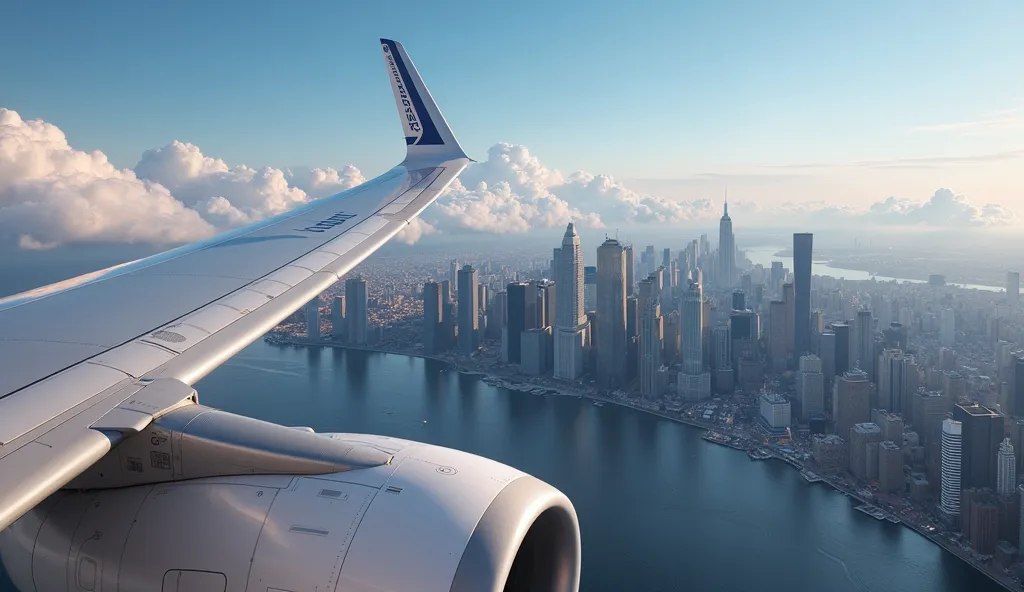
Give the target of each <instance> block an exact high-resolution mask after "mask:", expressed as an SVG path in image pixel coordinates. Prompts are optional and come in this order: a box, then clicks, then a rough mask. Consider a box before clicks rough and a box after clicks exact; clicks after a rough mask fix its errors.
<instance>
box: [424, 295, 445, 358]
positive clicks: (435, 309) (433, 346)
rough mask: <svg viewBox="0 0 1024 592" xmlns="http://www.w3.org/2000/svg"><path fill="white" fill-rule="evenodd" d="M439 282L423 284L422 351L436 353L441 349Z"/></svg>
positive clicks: (441, 296) (441, 309)
mask: <svg viewBox="0 0 1024 592" xmlns="http://www.w3.org/2000/svg"><path fill="white" fill-rule="evenodd" d="M443 307H444V299H443V295H442V294H441V284H439V283H437V282H427V283H426V284H423V351H424V352H426V353H427V354H431V355H433V354H437V353H439V352H441V351H443V346H442V344H441V315H442V314H443V310H444V308H443Z"/></svg>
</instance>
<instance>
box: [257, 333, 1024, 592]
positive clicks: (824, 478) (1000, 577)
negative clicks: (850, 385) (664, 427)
mask: <svg viewBox="0 0 1024 592" xmlns="http://www.w3.org/2000/svg"><path fill="white" fill-rule="evenodd" d="M264 341H265V342H266V343H269V344H271V345H278V346H282V347H283V346H293V347H311V346H320V347H329V348H334V349H352V350H357V351H367V352H373V353H381V354H394V355H401V356H411V357H416V358H421V359H425V360H434V361H437V362H442V363H444V364H446V365H447V366H448V368H449V369H450V370H455V371H457V372H460V373H463V374H468V375H473V376H476V377H478V378H479V379H480V380H481V382H485V384H487V385H488V386H493V387H496V388H502V389H505V390H507V391H515V392H518V393H521V394H532V395H534V396H536V393H534V392H531V391H532V390H533V389H537V388H544V389H546V390H548V391H554V392H555V394H554V395H552V396H556V397H573V398H577V399H588V400H590V401H592V402H598V401H599V402H602V403H612V404H614V405H617V406H619V407H623V408H626V409H632V410H634V411H639V412H642V413H647V414H650V415H653V416H656V417H658V418H661V419H666V420H669V421H673V422H675V423H679V424H682V425H685V426H688V427H691V428H698V429H701V430H705V431H715V432H719V433H722V434H726V435H729V436H731V437H734V438H743V439H744V440H747V438H745V437H744V436H740V435H738V434H735V433H732V430H730V429H728V428H727V427H725V426H720V425H716V424H711V423H706V422H703V421H700V420H698V419H691V418H688V417H680V416H678V415H669V412H666V411H661V410H660V409H648V408H646V407H643V406H641V405H634V404H632V403H630V402H628V401H622V400H619V399H615V398H611V397H605V396H602V395H599V394H596V393H593V392H572V393H569V392H564V391H562V390H560V389H558V388H557V387H549V386H542V385H538V384H532V383H529V382H517V380H516V378H514V377H511V378H510V377H507V376H501V375H495V374H491V373H488V372H485V371H482V370H476V369H470V368H462V367H460V366H459V365H458V364H457V363H456V362H454V361H452V360H448V359H445V358H442V357H439V356H431V355H428V354H422V353H414V352H404V351H401V350H397V349H385V348H379V347H372V346H359V345H349V344H344V343H337V342H331V341H326V340H324V341H322V342H314V341H307V340H303V339H295V338H286V339H282V340H276V339H275V340H274V341H268V340H266V338H264ZM486 379H491V381H494V382H497V384H494V383H492V382H491V381H488V380H486ZM516 387H522V388H516ZM528 389H529V390H528ZM541 396H547V394H544V395H541ZM705 440H706V439H705ZM709 442H710V443H712V444H716V443H717V442H713V441H709ZM717 444H719V445H720V446H725V447H726V448H731V449H733V450H736V451H738V452H744V453H746V452H748V449H744V448H739V447H736V446H733V445H729V444H724V443H717ZM753 448H763V447H761V446H754V447H753ZM769 452H770V453H771V456H769V457H767V458H766V459H764V460H778V461H781V462H784V463H786V464H788V465H789V466H791V467H792V468H794V469H796V470H798V471H801V472H802V471H803V470H804V467H803V465H802V464H801V463H800V462H799V461H797V460H795V459H791V458H788V457H786V456H784V455H781V454H779V453H778V452H776V451H774V450H770V449H769ZM751 460H753V459H751ZM817 476H818V478H819V481H816V482H815V483H817V482H820V483H824V484H826V485H828V486H829V487H831V488H832V489H833V490H834V491H836V492H837V493H840V494H842V495H844V496H846V497H848V498H851V499H853V500H856V501H858V502H860V503H861V504H870V505H874V500H871V499H868V498H866V497H865V496H863V495H861V494H860V493H858V492H857V491H856V490H855V489H849V488H847V487H846V486H845V485H842V484H840V483H838V482H837V481H836V480H835V479H834V477H833V476H831V475H822V474H820V473H818V474H817ZM808 485H813V483H808ZM886 514H888V515H890V516H892V517H893V518H895V519H896V521H897V522H894V523H893V524H899V525H901V526H904V527H906V528H909V529H910V530H912V531H913V532H915V533H916V534H918V535H920V536H922V537H923V538H925V539H927V540H928V541H930V542H932V543H933V544H935V545H936V546H938V547H940V548H941V549H943V550H944V551H946V552H948V553H951V554H952V555H954V556H956V557H957V558H959V559H960V560H961V561H963V562H964V563H966V564H968V565H969V566H971V567H972V568H974V569H975V570H977V571H979V572H981V573H982V574H984V575H985V576H987V577H988V578H989V579H990V580H992V581H993V582H995V583H996V584H999V585H1000V586H1002V587H1003V588H1004V589H1006V590H1010V591H1011V592H1020V591H1021V590H1022V587H1020V586H1017V585H1016V583H1015V582H1014V581H1013V580H1011V579H1010V578H1009V577H1007V576H1006V575H1004V574H1002V573H997V572H995V571H993V570H992V569H990V565H995V564H994V563H993V564H981V565H980V564H978V563H976V562H975V561H974V559H973V558H972V557H971V556H970V554H969V553H968V552H965V551H964V550H963V549H961V548H959V547H958V546H956V545H955V544H953V543H952V542H950V541H948V540H946V539H944V538H942V537H940V536H938V535H936V534H935V533H933V532H928V531H927V530H925V529H924V528H922V527H920V526H919V525H917V524H914V523H912V522H908V521H906V520H903V519H902V518H900V517H899V516H896V515H893V514H892V513H891V512H886ZM890 522H892V521H891V520H890ZM992 561H994V559H993V560H992Z"/></svg>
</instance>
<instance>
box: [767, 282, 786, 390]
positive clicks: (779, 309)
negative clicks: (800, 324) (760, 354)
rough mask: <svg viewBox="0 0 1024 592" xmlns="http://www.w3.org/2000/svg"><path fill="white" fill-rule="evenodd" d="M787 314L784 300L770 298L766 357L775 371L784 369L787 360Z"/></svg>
mask: <svg viewBox="0 0 1024 592" xmlns="http://www.w3.org/2000/svg"><path fill="white" fill-rule="evenodd" d="M788 316H789V315H788V314H787V313H786V303H785V302H784V301H782V300H772V301H771V302H770V303H769V304H768V359H769V361H770V362H771V366H772V368H773V369H774V370H775V371H777V372H781V371H783V370H785V369H786V365H787V364H788V361H789V354H788V351H787V348H786V326H787V324H788Z"/></svg>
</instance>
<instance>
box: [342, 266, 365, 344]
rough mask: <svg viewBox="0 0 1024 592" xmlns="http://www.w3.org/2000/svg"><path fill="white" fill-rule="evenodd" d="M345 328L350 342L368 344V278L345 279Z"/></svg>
mask: <svg viewBox="0 0 1024 592" xmlns="http://www.w3.org/2000/svg"><path fill="white" fill-rule="evenodd" d="M345 325H346V327H345V329H346V333H347V334H348V342H349V343H354V344H356V345H366V280H364V279H363V278H359V277H354V278H348V279H347V280H345Z"/></svg>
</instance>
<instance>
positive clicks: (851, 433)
mask: <svg viewBox="0 0 1024 592" xmlns="http://www.w3.org/2000/svg"><path fill="white" fill-rule="evenodd" d="M551 244H552V249H553V250H552V251H551V253H550V255H548V254H547V253H544V254H541V253H540V252H539V249H536V250H532V251H531V250H529V249H527V250H523V251H520V252H516V253H509V254H505V255H502V256H495V257H490V258H486V259H485V258H483V257H482V256H480V255H474V254H472V253H460V254H457V255H456V254H450V255H454V257H451V256H449V257H444V258H443V259H440V258H439V257H438V256H437V255H414V254H413V255H410V256H403V257H401V258H398V257H390V258H389V257H376V258H374V259H371V260H370V261H368V262H366V263H364V264H363V265H361V266H360V268H359V270H358V271H359V274H360V275H358V276H354V277H348V278H346V279H345V281H344V282H342V283H339V284H338V285H337V286H335V287H334V288H332V289H331V290H330V291H328V292H326V293H324V294H322V295H321V296H320V297H319V298H317V299H315V300H313V301H311V302H310V303H309V304H308V305H307V306H306V307H305V308H304V310H302V311H300V312H297V313H296V314H295V315H293V316H292V317H290V318H289V319H288V320H287V321H286V322H285V323H282V324H281V325H280V326H279V327H277V328H276V329H275V330H274V331H273V332H271V333H270V334H268V335H267V337H266V340H267V341H268V342H271V343H277V344H282V345H294V346H309V345H316V346H335V347H349V348H366V349H373V350H378V351H385V352H395V353H402V354H411V355H420V356H425V357H431V358H436V359H440V360H444V361H447V362H449V363H451V364H452V365H453V366H455V367H457V368H458V369H459V371H461V372H466V373H473V374H479V375H482V376H483V377H484V380H485V381H487V382H489V383H490V384H494V385H498V386H502V387H506V388H509V389H512V390H519V391H523V392H527V393H533V394H536V395H566V396H575V397H587V398H590V399H593V400H594V404H595V405H599V406H600V405H604V404H607V403H611V404H619V405H628V406H631V407H635V408H638V409H642V410H645V411H647V412H650V413H655V414H658V415H661V416H662V417H665V418H667V419H671V420H674V421H680V422H683V423H688V424H691V425H695V426H698V427H701V428H704V429H706V430H707V432H706V433H705V439H707V440H710V441H712V442H716V443H719V444H723V445H726V446H730V447H732V448H736V449H739V450H743V451H746V453H747V454H748V455H749V456H750V458H751V459H753V460H763V459H769V458H777V459H780V460H782V461H784V462H787V463H788V464H790V465H792V466H794V467H795V468H797V469H799V470H800V471H801V473H802V474H803V476H804V478H805V479H806V480H807V481H809V482H812V483H814V482H824V483H827V484H829V485H831V486H833V487H835V488H836V489H839V490H840V491H842V492H844V493H845V494H847V495H849V496H851V497H853V498H855V499H857V500H860V502H861V505H860V506H859V507H858V509H860V510H862V511H863V512H865V513H867V514H868V515H870V516H873V517H875V518H877V519H879V520H889V521H891V522H897V523H902V524H904V525H906V526H907V527H909V528H912V529H914V530H915V531H917V532H919V533H920V534H922V535H923V536H925V537H927V538H929V539H931V540H932V541H934V542H935V543H937V544H939V545H941V546H942V547H944V548H946V549H947V550H949V551H951V552H953V553H954V554H956V555H958V556H959V557H961V558H962V559H964V560H965V561H967V562H969V563H971V564H972V565H974V566H975V567H977V568H978V569H980V570H982V571H983V572H985V573H986V574H987V575H989V576H990V577H991V578H992V579H994V580H995V581H997V582H999V583H1000V584H1002V585H1004V586H1006V587H1008V588H1011V589H1021V577H1022V575H1024V563H1021V562H1018V550H1017V549H1018V545H1019V544H1020V542H1021V541H1022V540H1024V520H1022V516H1024V508H1022V506H1021V502H1020V500H1021V497H1022V495H1024V485H1021V484H1019V483H1018V475H1021V476H1024V453H1021V450H1022V449H1024V349H1022V347H1021V346H1022V344H1024V310H1022V308H1021V306H1020V276H1019V274H1018V273H1017V272H1015V271H1011V272H1008V273H1007V274H1006V289H1005V290H1004V291H1001V292H997V291H992V290H978V289H965V288H962V287H956V286H950V285H946V281H945V277H944V276H943V275H942V274H941V273H940V272H941V270H932V271H934V272H935V273H932V274H931V275H930V277H929V280H928V282H926V283H924V282H906V281H878V280H877V279H871V280H857V281H851V280H845V279H837V278H832V277H827V276H821V275H812V269H813V261H814V256H813V255H814V250H813V249H814V237H813V235H812V234H809V233H798V234H794V235H793V243H792V251H791V253H792V262H793V263H792V266H793V269H788V268H786V267H785V266H784V264H783V262H782V261H773V262H771V264H770V266H766V265H762V264H755V263H753V262H752V261H750V260H749V259H748V258H747V256H746V254H745V253H744V252H743V251H742V250H740V249H737V246H736V235H735V234H734V230H733V221H732V218H731V217H730V216H729V210H728V204H726V205H725V211H724V212H723V215H722V218H721V221H720V226H719V236H718V240H717V244H714V243H712V242H711V240H710V239H709V238H708V236H707V235H706V234H705V235H701V236H700V237H698V238H695V239H693V240H690V241H688V242H684V243H682V244H676V245H673V246H671V247H665V248H660V249H656V248H655V246H653V245H646V246H645V247H644V248H643V250H638V249H636V248H635V247H634V245H631V244H627V243H625V242H621V241H619V240H618V239H616V238H606V240H605V241H604V242H602V243H601V244H600V245H599V246H598V247H597V249H596V258H595V260H594V262H595V263H596V265H587V261H586V257H585V256H584V251H583V248H582V246H581V243H580V237H579V235H578V234H577V230H576V228H575V226H574V225H573V224H572V223H569V224H568V226H567V227H566V230H565V233H564V235H563V236H562V237H561V240H560V241H559V240H558V239H557V237H554V236H553V237H552V243H551ZM785 250H786V249H780V250H779V258H780V259H782V258H783V257H782V255H783V252H782V251H785ZM819 271H820V269H819Z"/></svg>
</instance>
